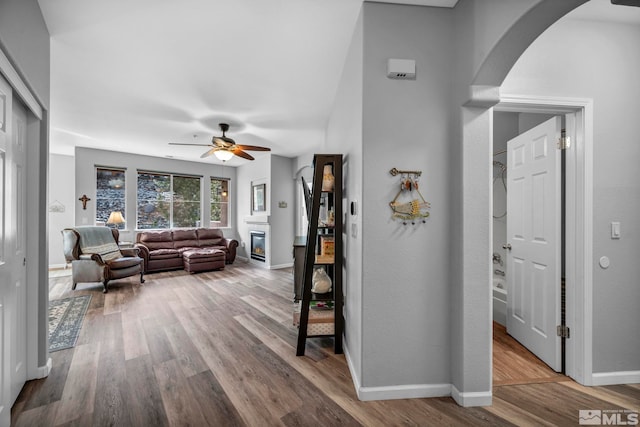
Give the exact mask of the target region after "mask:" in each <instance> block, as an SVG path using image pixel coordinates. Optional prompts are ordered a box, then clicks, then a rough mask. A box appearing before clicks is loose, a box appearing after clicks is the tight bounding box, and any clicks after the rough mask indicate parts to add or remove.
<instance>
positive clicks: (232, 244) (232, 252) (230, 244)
mask: <svg viewBox="0 0 640 427" xmlns="http://www.w3.org/2000/svg"><path fill="white" fill-rule="evenodd" d="M224 240H225V243H226V246H227V249H228V250H229V256H228V257H227V264H233V261H234V260H235V259H236V248H237V247H238V241H237V240H235V239H227V238H225V239H224Z"/></svg>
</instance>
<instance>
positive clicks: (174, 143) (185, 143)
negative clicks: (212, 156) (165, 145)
mask: <svg viewBox="0 0 640 427" xmlns="http://www.w3.org/2000/svg"><path fill="white" fill-rule="evenodd" d="M169 145H197V146H198V147H211V144H190V143H188V142H170V143H169Z"/></svg>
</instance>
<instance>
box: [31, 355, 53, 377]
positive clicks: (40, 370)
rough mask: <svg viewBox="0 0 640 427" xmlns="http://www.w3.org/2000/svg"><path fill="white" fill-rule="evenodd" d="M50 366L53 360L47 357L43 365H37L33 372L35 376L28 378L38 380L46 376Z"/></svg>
mask: <svg viewBox="0 0 640 427" xmlns="http://www.w3.org/2000/svg"><path fill="white" fill-rule="evenodd" d="M52 367H53V362H52V361H51V358H48V359H47V363H46V364H45V365H44V366H38V367H37V368H36V372H35V375H36V376H35V377H33V378H30V379H32V380H38V379H40V378H45V377H48V376H49V373H50V372H51V368H52Z"/></svg>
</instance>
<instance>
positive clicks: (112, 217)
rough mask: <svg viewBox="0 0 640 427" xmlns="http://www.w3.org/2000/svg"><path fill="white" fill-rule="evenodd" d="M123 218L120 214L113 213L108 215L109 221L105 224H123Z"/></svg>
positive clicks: (118, 212)
mask: <svg viewBox="0 0 640 427" xmlns="http://www.w3.org/2000/svg"><path fill="white" fill-rule="evenodd" d="M123 223H124V218H123V217H122V212H120V211H114V212H111V214H109V219H108V220H107V224H123Z"/></svg>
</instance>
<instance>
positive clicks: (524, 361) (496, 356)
mask: <svg viewBox="0 0 640 427" xmlns="http://www.w3.org/2000/svg"><path fill="white" fill-rule="evenodd" d="M560 381H571V379H570V378H569V377H566V376H564V375H562V374H559V373H557V372H555V371H554V370H553V369H551V368H550V367H548V366H547V365H546V364H545V363H544V362H543V361H542V360H540V359H538V358H537V357H536V356H535V355H534V354H533V353H531V352H530V351H529V350H527V349H526V348H525V347H524V346H523V345H522V344H520V343H519V342H518V341H516V340H515V339H513V338H512V337H511V336H509V335H508V334H507V329H506V328H505V327H504V326H502V325H501V324H499V323H497V322H493V385H494V386H501V385H516V384H532V383H541V382H560Z"/></svg>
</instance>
